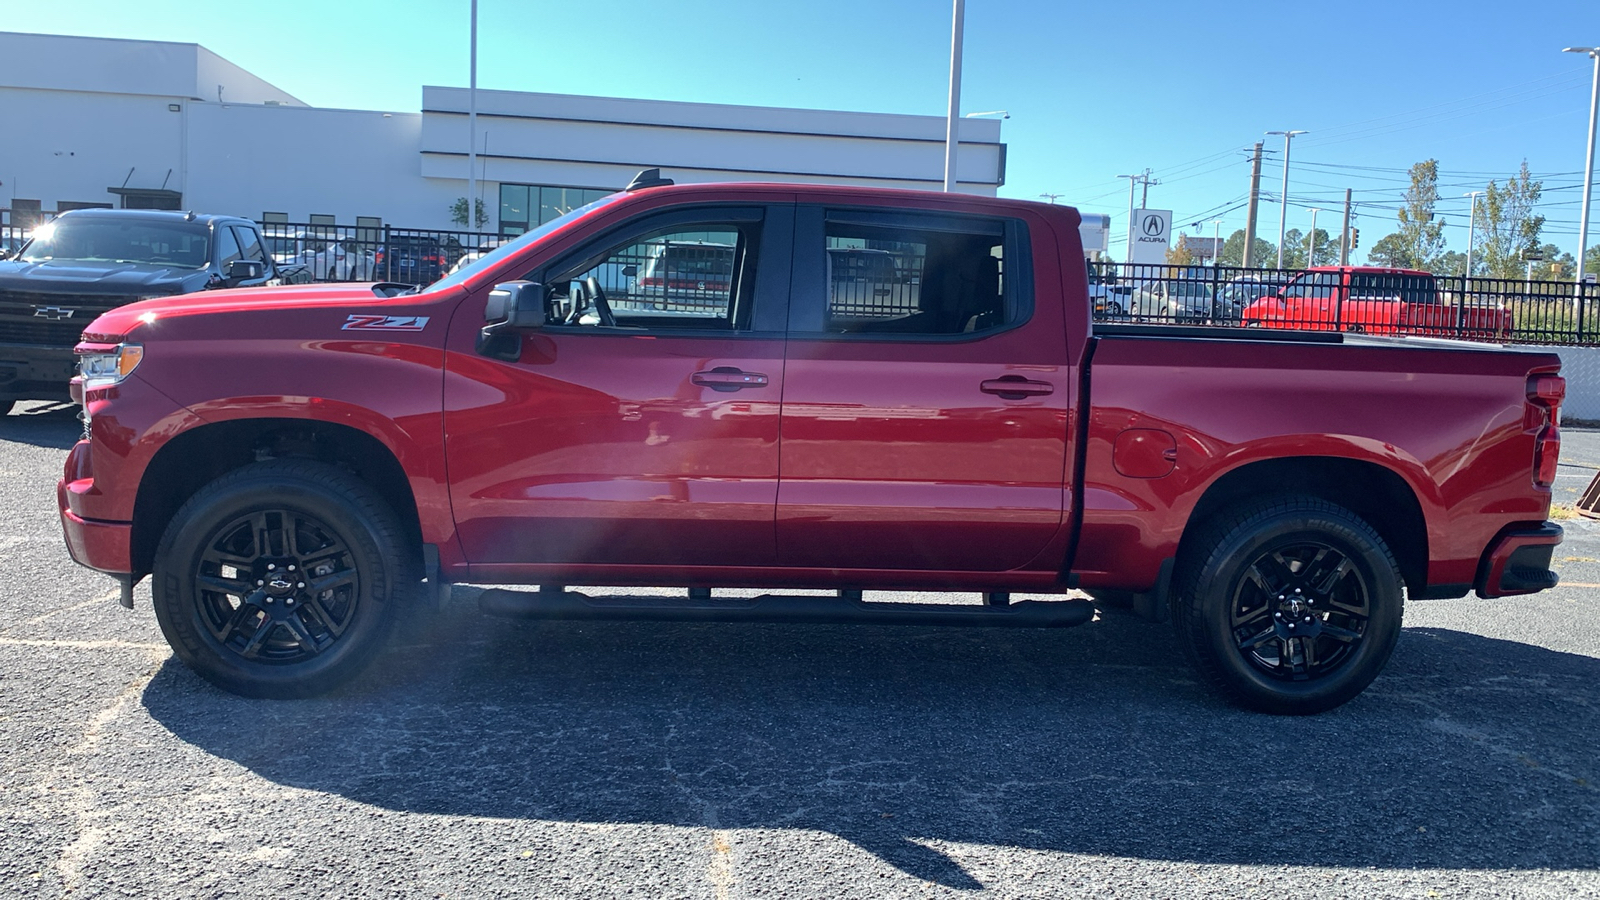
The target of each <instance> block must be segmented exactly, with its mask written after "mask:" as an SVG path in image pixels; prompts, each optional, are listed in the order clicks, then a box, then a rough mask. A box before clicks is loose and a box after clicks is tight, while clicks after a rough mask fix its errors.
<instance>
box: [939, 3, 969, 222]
mask: <svg viewBox="0 0 1600 900" xmlns="http://www.w3.org/2000/svg"><path fill="white" fill-rule="evenodd" d="M966 18H967V3H966V0H955V15H954V20H953V21H952V22H951V23H950V115H949V116H948V118H947V121H946V123H945V132H944V192H945V193H946V194H948V193H950V192H952V191H954V190H955V189H956V148H957V147H958V146H959V145H960V143H961V135H960V134H959V129H958V128H957V127H956V125H957V123H958V122H960V121H961V37H962V34H963V32H964V31H965V30H966Z"/></svg>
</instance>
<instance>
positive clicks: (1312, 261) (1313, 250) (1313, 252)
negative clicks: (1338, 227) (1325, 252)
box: [1306, 206, 1322, 269]
mask: <svg viewBox="0 0 1600 900" xmlns="http://www.w3.org/2000/svg"><path fill="white" fill-rule="evenodd" d="M1319 212H1322V210H1320V209H1317V208H1316V207H1314V206H1313V207H1312V208H1311V241H1310V243H1311V246H1310V247H1309V248H1307V249H1306V268H1308V269H1309V268H1311V267H1312V266H1314V265H1316V264H1317V213H1319Z"/></svg>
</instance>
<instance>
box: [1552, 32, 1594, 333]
mask: <svg viewBox="0 0 1600 900" xmlns="http://www.w3.org/2000/svg"><path fill="white" fill-rule="evenodd" d="M1561 52H1562V53H1587V54H1588V55H1589V58H1590V59H1592V60H1594V87H1593V88H1591V89H1590V90H1589V157H1588V162H1586V163H1584V166H1583V213H1582V215H1580V216H1579V217H1578V282H1577V284H1576V286H1574V288H1573V299H1574V302H1576V301H1577V299H1578V298H1580V297H1582V296H1583V251H1585V250H1587V249H1589V247H1588V244H1589V199H1590V196H1591V191H1593V189H1594V126H1595V114H1596V113H1597V112H1600V47H1566V48H1564V49H1562V51H1561Z"/></svg>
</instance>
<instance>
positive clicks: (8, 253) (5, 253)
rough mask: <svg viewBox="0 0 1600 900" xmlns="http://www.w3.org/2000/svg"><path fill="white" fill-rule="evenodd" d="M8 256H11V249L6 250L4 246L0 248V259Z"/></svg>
mask: <svg viewBox="0 0 1600 900" xmlns="http://www.w3.org/2000/svg"><path fill="white" fill-rule="evenodd" d="M10 258H11V251H10V250H6V249H4V248H0V259H10Z"/></svg>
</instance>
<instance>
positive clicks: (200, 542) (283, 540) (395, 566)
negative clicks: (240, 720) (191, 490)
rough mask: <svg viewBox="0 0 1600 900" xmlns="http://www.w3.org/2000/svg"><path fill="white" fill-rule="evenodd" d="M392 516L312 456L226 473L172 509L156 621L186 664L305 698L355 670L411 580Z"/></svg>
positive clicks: (247, 686)
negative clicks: (312, 458)
mask: <svg viewBox="0 0 1600 900" xmlns="http://www.w3.org/2000/svg"><path fill="white" fill-rule="evenodd" d="M415 557H416V554H415V553H414V552H412V550H411V547H410V542H408V541H407V540H406V539H405V538H404V537H403V531H402V530H401V528H400V525H399V522H398V521H397V520H396V518H395V515H394V512H393V511H392V510H391V509H390V508H389V507H388V505H387V504H385V503H384V501H383V500H382V499H381V498H380V497H378V495H377V494H376V493H375V492H373V490H372V489H371V488H370V487H368V486H367V485H366V484H365V483H363V482H361V481H359V480H357V479H355V478H353V477H351V476H349V475H347V474H346V473H344V472H343V471H341V470H339V469H337V468H335V467H333V466H330V465H327V464H325V463H320V462H313V461H310V460H295V459H282V460H270V461H267V462H261V463H256V464H254V465H251V466H247V467H245V468H242V469H238V470H236V471H233V472H230V473H228V474H227V475H224V476H222V477H221V478H218V479H217V480H216V481H213V482H211V483H210V484H208V485H206V486H205V487H204V488H201V489H200V490H199V491H198V492H197V493H196V494H195V495H194V496H193V497H191V498H190V499H189V501H188V502H187V503H185V504H184V505H183V507H182V508H181V509H179V510H178V513H177V515H175V516H173V518H172V522H171V524H169V525H168V527H167V530H166V532H165V534H163V535H162V538H161V543H160V545H159V547H158V548H157V550H156V557H155V565H154V567H153V568H154V570H155V571H154V573H153V574H154V578H153V581H152V584H151V592H152V595H153V598H154V600H155V613H156V620H157V621H158V622H159V623H160V625H161V631H162V633H163V634H165V635H166V638H167V642H168V643H169V644H171V645H172V649H173V650H174V651H175V652H176V653H177V656H178V658H179V659H180V660H182V661H183V662H184V663H185V664H186V665H188V666H189V667H190V668H191V669H193V670H194V671H195V672H197V673H199V674H200V675H201V676H202V677H204V678H205V679H206V680H208V681H210V682H211V683H213V684H215V685H217V686H218V687H221V688H223V689H225V690H228V691H232V692H234V693H236V694H243V695H245V696H248V697H271V698H288V697H305V696H311V695H314V694H320V693H323V692H324V691H327V690H329V689H331V688H333V687H335V686H336V685H338V684H339V683H340V682H343V681H345V680H346V679H348V678H350V677H352V676H353V675H355V674H356V673H357V672H358V671H360V669H361V668H363V667H364V666H365V665H366V664H367V663H368V662H369V661H370V660H371V659H372V657H373V655H374V654H375V653H376V652H377V650H378V649H379V647H381V646H382V644H383V640H384V637H385V635H386V634H387V631H388V628H389V623H390V622H391V620H392V619H393V616H394V612H395V607H396V606H397V605H398V604H399V603H401V602H403V601H404V598H405V596H406V595H407V594H408V592H409V591H410V590H411V588H412V586H413V584H414V583H415V582H416V581H418V579H419V575H418V572H417V564H416V561H415Z"/></svg>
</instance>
